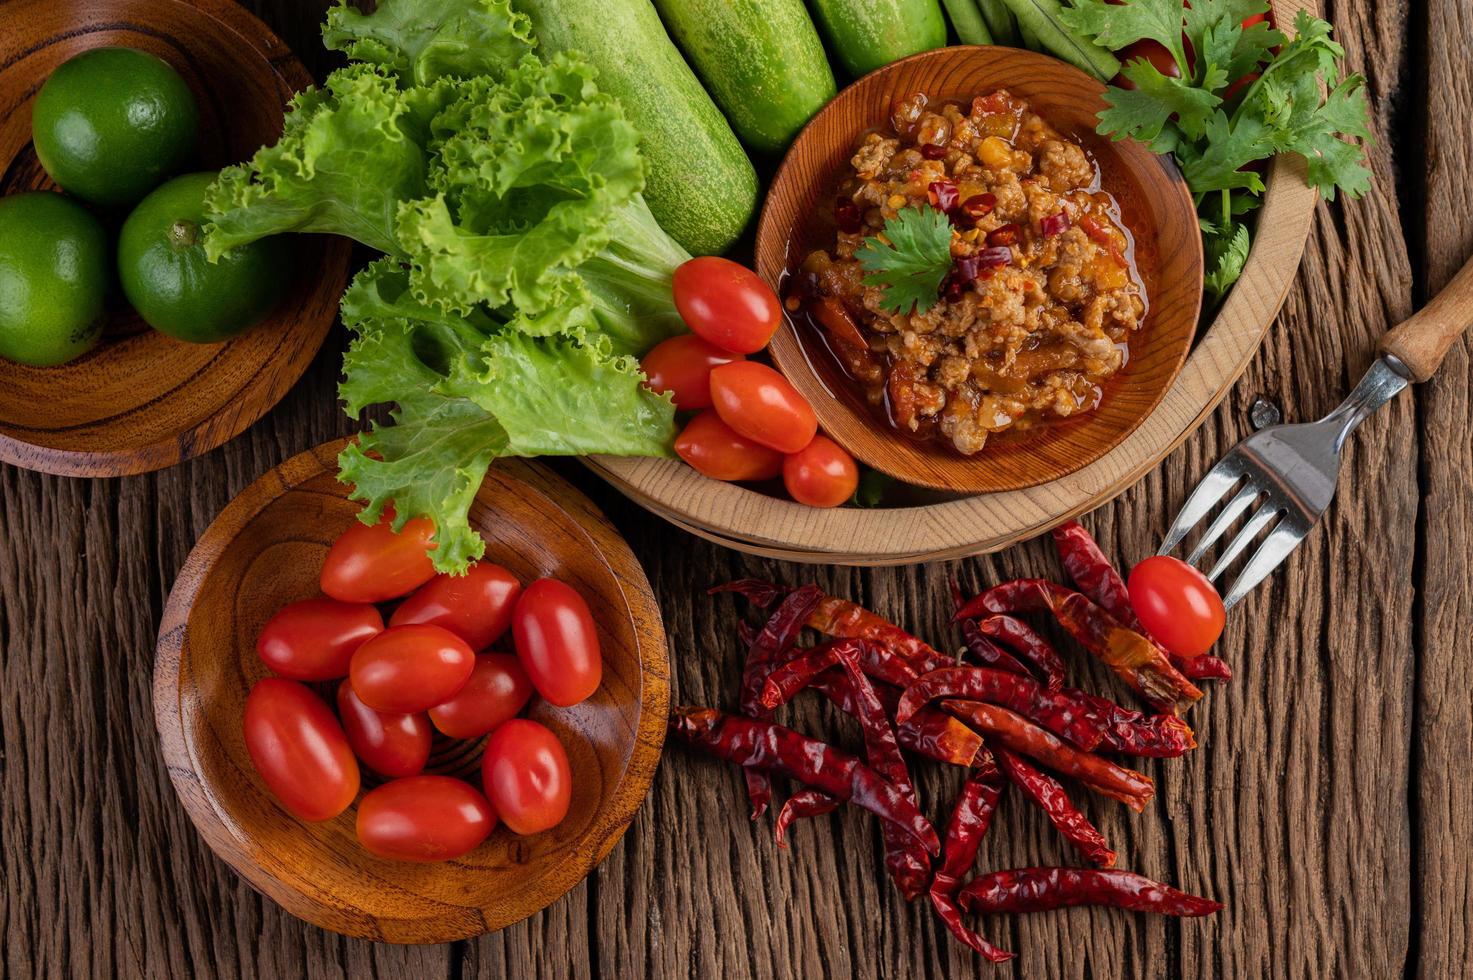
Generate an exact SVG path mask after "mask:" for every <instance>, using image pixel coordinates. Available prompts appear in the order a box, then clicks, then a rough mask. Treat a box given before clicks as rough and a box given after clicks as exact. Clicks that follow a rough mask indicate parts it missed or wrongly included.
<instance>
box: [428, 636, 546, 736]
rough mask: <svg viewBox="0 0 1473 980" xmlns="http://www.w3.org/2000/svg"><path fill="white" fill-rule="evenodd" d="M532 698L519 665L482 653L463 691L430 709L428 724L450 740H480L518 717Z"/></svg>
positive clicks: (505, 656)
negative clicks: (431, 723) (430, 722)
mask: <svg viewBox="0 0 1473 980" xmlns="http://www.w3.org/2000/svg"><path fill="white" fill-rule="evenodd" d="M531 697H532V682H531V681H530V680H529V679H528V678H527V671H526V670H525V669H524V668H523V667H522V662H521V661H520V660H518V659H517V658H516V657H514V656H512V655H511V654H509V653H482V654H479V655H478V656H477V657H476V666H475V669H474V670H472V671H471V679H470V680H468V681H466V682H465V687H462V688H461V689H460V691H459V692H458V693H457V694H456V695H455V696H454V697H453V698H451V699H450V700H449V701H445V702H442V703H440V704H437V705H435V706H434V707H433V708H431V709H430V721H432V722H434V723H435V727H436V728H438V729H440V731H441V732H442V733H443V734H445V735H448V736H450V737H451V738H480V737H481V736H482V735H485V734H486V733H487V732H489V731H491V729H493V728H495V727H496V726H497V725H500V724H501V723H502V722H504V721H507V720H509V719H511V718H515V717H516V716H517V712H518V711H521V710H522V708H523V707H525V706H526V704H527V702H528V701H529V700H530V699H531Z"/></svg>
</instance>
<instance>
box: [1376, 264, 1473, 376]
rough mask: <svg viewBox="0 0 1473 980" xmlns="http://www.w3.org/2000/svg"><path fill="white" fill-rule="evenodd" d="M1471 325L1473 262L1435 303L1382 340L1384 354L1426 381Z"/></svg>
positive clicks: (1460, 270)
mask: <svg viewBox="0 0 1473 980" xmlns="http://www.w3.org/2000/svg"><path fill="white" fill-rule="evenodd" d="M1469 324H1473V259H1469V260H1468V262H1467V263H1466V264H1465V265H1464V266H1463V268H1461V269H1459V270H1458V274H1457V275H1455V276H1453V280H1452V282H1450V283H1448V284H1447V286H1445V287H1444V288H1443V290H1442V292H1440V293H1438V294H1437V295H1436V296H1434V297H1433V298H1432V302H1430V303H1428V304H1427V305H1426V306H1424V307H1422V308H1421V309H1420V310H1418V311H1417V312H1416V313H1414V314H1412V316H1411V317H1410V318H1409V319H1407V320H1405V321H1404V322H1403V323H1402V324H1401V325H1400V326H1397V327H1394V328H1392V329H1391V330H1390V331H1389V332H1388V333H1387V334H1386V336H1384V337H1382V338H1381V353H1383V354H1391V355H1394V356H1395V357H1396V358H1397V359H1398V360H1399V361H1401V363H1403V364H1405V365H1406V366H1407V370H1408V371H1410V372H1411V375H1412V380H1413V381H1426V380H1427V379H1428V378H1430V377H1432V375H1433V374H1435V373H1436V371H1437V367H1438V365H1440V364H1441V363H1442V359H1443V358H1444V357H1446V356H1447V352H1448V348H1450V347H1452V345H1453V343H1454V342H1455V341H1456V340H1457V339H1458V338H1459V337H1461V336H1462V335H1463V331H1465V330H1467V329H1468V325H1469Z"/></svg>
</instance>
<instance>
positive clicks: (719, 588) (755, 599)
mask: <svg viewBox="0 0 1473 980" xmlns="http://www.w3.org/2000/svg"><path fill="white" fill-rule="evenodd" d="M792 591H793V590H792V589H790V588H788V587H787V586H786V585H778V584H777V583H776V582H768V581H765V580H764V579H760V578H739V579H737V580H736V581H734V582H727V583H726V584H725V585H713V586H711V588H709V589H707V590H706V595H718V594H720V593H722V592H735V593H736V594H737V595H739V596H741V597H742V598H743V599H746V600H747V601H748V602H750V603H751V604H752V605H754V606H756V607H757V608H758V609H766V608H767V607H768V606H771V605H772V604H773V603H774V602H776V601H777V600H779V599H781V598H782V597H783V596H785V595H787V594H788V593H789V592H792Z"/></svg>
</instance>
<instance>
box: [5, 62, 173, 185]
mask: <svg viewBox="0 0 1473 980" xmlns="http://www.w3.org/2000/svg"><path fill="white" fill-rule="evenodd" d="M198 135H199V107H198V106H197V105H196V104H195V101H194V95H193V93H191V92H190V91H189V86H188V85H186V84H184V79H182V78H180V77H179V73H178V72H176V71H175V70H174V69H172V68H170V67H169V66H168V64H167V63H166V62H163V61H161V60H159V59H158V58H155V57H154V56H153V55H151V54H148V53H146V52H143V51H137V50H135V49H133V48H94V49H92V50H91V51H84V52H83V53H82V54H79V55H77V56H76V57H75V58H73V59H71V60H70V61H68V62H67V63H66V64H64V65H62V66H61V67H60V68H58V69H56V71H54V72H52V73H51V77H50V78H48V79H46V84H45V85H42V86H41V93H40V94H39V95H37V96H36V104H35V106H34V107H33V108H32V109H31V139H32V141H33V142H34V143H35V146H36V156H37V157H39V158H40V160H41V166H43V167H45V168H46V172H47V173H48V174H50V175H51V179H52V180H54V181H56V182H57V183H58V184H60V185H61V186H62V188H64V189H65V190H67V191H70V192H71V193H73V194H75V195H77V196H78V197H80V198H83V199H85V200H88V201H91V202H92V203H94V204H100V205H103V206H105V207H126V206H127V205H130V204H133V203H135V202H136V201H138V200H139V199H140V198H142V197H143V195H145V194H147V193H148V192H149V191H151V190H153V189H154V188H155V187H157V186H158V185H159V182H160V181H162V180H163V179H164V178H165V177H168V176H169V175H170V174H175V173H178V172H179V171H180V170H182V169H183V168H184V167H186V166H187V165H188V164H189V161H190V160H191V159H192V158H193V156H194V151H195V143H196V140H197V138H198Z"/></svg>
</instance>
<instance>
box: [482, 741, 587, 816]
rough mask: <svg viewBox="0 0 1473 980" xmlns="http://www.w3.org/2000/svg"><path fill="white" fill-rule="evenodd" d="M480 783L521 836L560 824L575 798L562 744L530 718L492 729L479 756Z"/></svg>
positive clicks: (494, 804) (500, 814) (499, 811)
mask: <svg viewBox="0 0 1473 980" xmlns="http://www.w3.org/2000/svg"><path fill="white" fill-rule="evenodd" d="M481 785H482V786H484V787H485V789H486V798H487V799H489V800H490V801H491V806H492V807H494V808H495V809H496V813H497V816H499V817H501V822H502V823H504V824H506V825H507V827H508V828H510V829H511V831H512V832H513V833H516V834H523V835H525V834H535V833H539V832H541V831H544V830H547V829H549V828H551V827H556V826H557V825H558V824H559V823H561V822H562V819H563V817H565V816H567V815H568V803H569V801H571V800H572V798H573V775H572V772H571V771H570V769H569V768H568V753H567V752H566V751H564V749H563V743H561V742H559V741H558V740H557V736H556V735H554V734H553V733H552V732H550V731H548V730H547V728H545V727H543V726H542V725H539V724H537V722H535V721H528V720H527V719H526V718H513V719H512V720H511V721H509V722H507V723H506V724H504V725H502V726H501V727H500V728H498V729H496V731H494V732H492V733H491V738H490V739H488V740H487V742H486V753H485V755H483V756H482V757H481Z"/></svg>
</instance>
